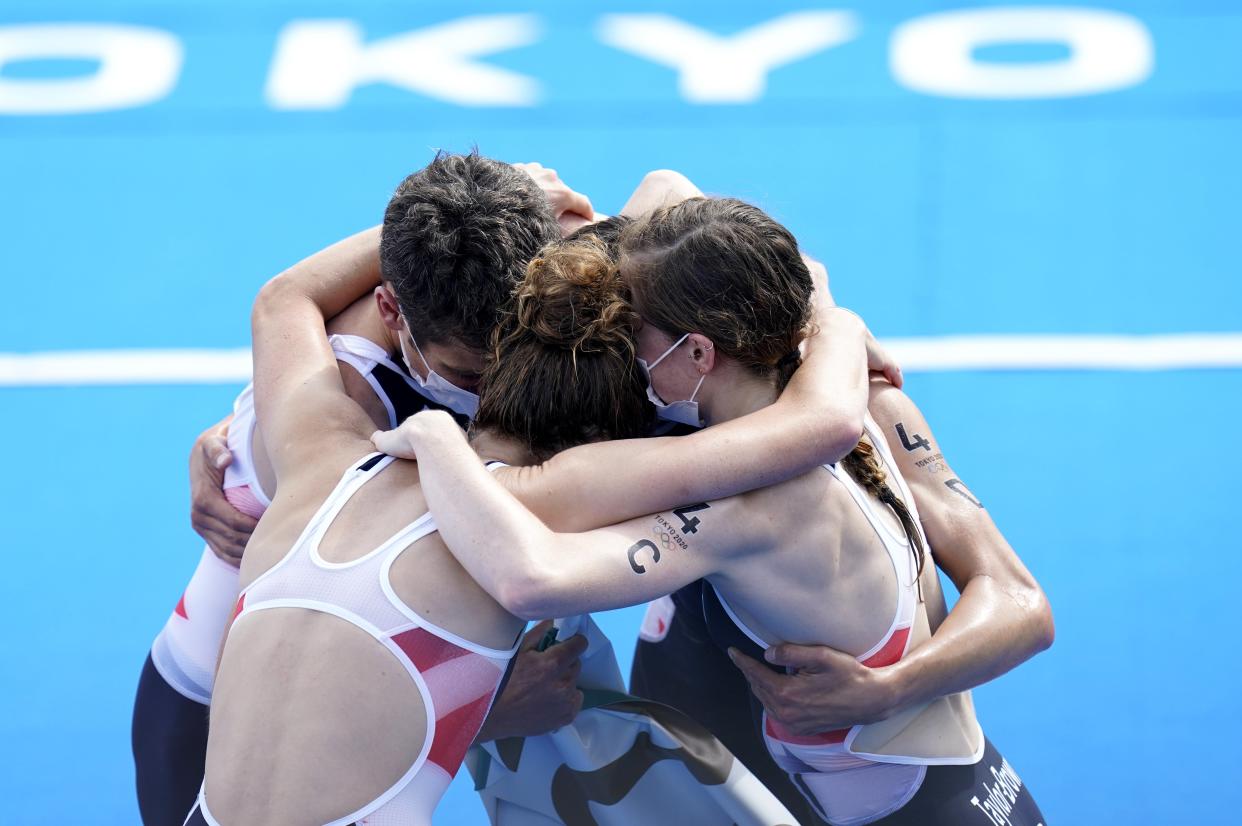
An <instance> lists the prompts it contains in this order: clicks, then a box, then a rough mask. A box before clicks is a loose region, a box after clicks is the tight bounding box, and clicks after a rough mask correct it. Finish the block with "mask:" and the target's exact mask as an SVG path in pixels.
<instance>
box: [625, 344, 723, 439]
mask: <svg viewBox="0 0 1242 826" xmlns="http://www.w3.org/2000/svg"><path fill="white" fill-rule="evenodd" d="M688 338H690V334H689V333H686V334H685V335H684V336H682V337H681V338H679V339H677V341H675V342H673V346H672V347H670V348H668V349H667V350H665V351H664V353H663V355H661V356H660V357H659V358H658V359H656V360H655V361H653V362H651V364H650V365H648V364H647V362H645V361H643V360H642V359H638V366H639V367H641V368H642V369H643V372H644V373H645V374H646V375H647V398H648V399H649V400H650V401H651V403H652V404H653V405H655V409H656V416H657V417H658V418H661V419H663V420H664V421H666V422H677V423H678V424H684V425H689V426H690V427H702V426H703V420H702V419H701V418H699V403H698V402H696V401H695V400H694V397H695V396H697V395H698V394H699V388H700V387H702V386H703V380H704V379H706V378H707V374H706V373H704V374H703V375H701V376H699V383H698V384H696V385H695V386H694V392H693V393H691V394H690V398H688V399H685V400H683V401H679V402H665V401H664V400H663V399H661V398H660V397H659V396H658V395H656V391H655V388H654V387H652V386H651V371H652V370H654V369H655V368H656V365H658V364H659V363H660V362H662V361H664V359H666V358H668V354H669V353H671V352H673V351H674V350H676V349H677V348H678V347H680V346H681V343H682V342H683V341H685V340H686V339H688Z"/></svg>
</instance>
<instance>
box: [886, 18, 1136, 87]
mask: <svg viewBox="0 0 1242 826" xmlns="http://www.w3.org/2000/svg"><path fill="white" fill-rule="evenodd" d="M1029 42H1056V43H1063V44H1065V45H1066V46H1068V47H1069V49H1070V56H1069V58H1068V59H1066V60H1060V61H1055V62H1039V63H1025V64H1023V63H1014V64H1005V63H985V62H980V61H976V60H975V59H974V57H973V55H972V51H973V50H974V49H977V48H979V47H980V46H990V45H995V44H1004V43H1029ZM1153 51H1154V49H1153V47H1152V41H1151V35H1150V34H1149V33H1148V31H1147V28H1146V27H1145V26H1144V25H1143V24H1142V23H1141V22H1139V21H1138V20H1136V19H1134V18H1133V17H1131V16H1129V15H1126V14H1121V13H1120V12H1114V11H1099V10H1096V9H1081V8H1066V7H1061V8H1057V7H1021V8H992V9H970V10H965V11H950V12H943V13H939V14H929V15H925V16H923V17H919V18H916V19H914V20H911V21H909V22H907V23H903V24H902V25H901V26H898V27H897V29H896V31H894V32H893V37H892V41H891V42H890V46H889V66H890V68H891V70H892V72H893V76H894V77H895V78H896V79H897V81H898V82H899V83H901V84H902V85H904V86H906V87H907V88H909V89H913V90H914V91H917V92H923V93H926V94H930V95H942V96H945V97H957V98H999V99H1004V98H1056V97H1072V96H1076V95H1091V94H1098V93H1100V92H1112V91H1116V90H1118V89H1124V88H1125V87H1127V86H1134V85H1136V84H1139V83H1142V82H1143V81H1144V80H1146V79H1147V77H1148V76H1149V75H1150V74H1151V70H1152V65H1153V62H1154V58H1153Z"/></svg>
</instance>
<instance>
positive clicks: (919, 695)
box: [872, 386, 1055, 705]
mask: <svg viewBox="0 0 1242 826" xmlns="http://www.w3.org/2000/svg"><path fill="white" fill-rule="evenodd" d="M872 412H873V415H874V417H875V419H876V422H877V423H878V424H879V425H880V427H881V428H883V430H884V435H885V437H886V438H887V439H888V441H889V444H890V445H891V446H892V450H893V455H894V456H895V457H896V459H897V463H898V466H899V467H900V469H901V472H902V475H903V476H904V477H905V479H906V482H907V483H908V484H909V485H910V488H911V491H912V492H913V494H914V499H915V502H916V504H917V505H918V508H919V516H920V517H921V519H922V522H923V528H924V530H925V531H926V533H927V540H928V542H929V543H930V544H931V548H932V553H933V555H934V557H935V560H936V564H937V565H939V566H940V567H941V568H943V569H944V571H945V573H947V574H948V575H949V578H950V579H952V580H953V583H954V584H955V585H956V586H957V588H958V590H959V591H960V592H961V596H960V597H959V599H958V601H957V604H955V605H954V606H953V610H952V611H950V612H949V615H948V616H947V617H946V618H945V619H944V622H943V623H941V625H940V627H939V628H937V629H936V632H935V634H934V635H933V636H932V638H931V640H929V641H928V642H926V643H924V644H923V645H921V646H919V647H918V648H917V649H915V650H914V651H913V652H911V653H910V654H909V655H908V656H906V657H905V658H904V659H902V660H901V662H899V663H897V664H896V665H893V666H890V669H891V671H892V674H891V675H890V676H891V678H892V679H893V680H894V681H895V683H896V684H897V686H898V696H897V700H898V704H899V705H909V704H911V703H916V702H921V701H924V700H929V699H932V698H934V697H939V696H941V695H944V694H951V693H953V692H956V691H963V690H966V689H968V688H973V687H974V686H977V685H980V684H981V683H985V682H987V681H988V680H991V679H994V678H996V677H999V676H1000V675H1001V674H1004V673H1005V672H1006V671H1009V670H1010V669H1011V668H1014V667H1015V666H1017V665H1019V664H1021V663H1023V662H1025V661H1026V660H1028V659H1030V658H1031V657H1033V656H1034V655H1035V654H1038V653H1039V652H1040V651H1043V650H1044V649H1046V648H1047V647H1048V646H1050V645H1052V640H1053V636H1054V633H1055V632H1054V628H1053V621H1052V609H1051V607H1050V606H1049V605H1048V599H1047V597H1046V596H1045V595H1044V592H1043V590H1042V589H1041V588H1040V587H1039V583H1038V582H1036V581H1035V578H1034V577H1033V576H1031V572H1030V571H1028V570H1027V569H1026V566H1025V565H1023V564H1022V560H1021V559H1019V558H1018V555H1017V554H1016V553H1014V550H1013V548H1011V547H1010V546H1009V543H1008V542H1007V541H1006V540H1005V537H1004V536H1003V535H1002V534H1001V532H1000V530H999V529H998V528H997V527H996V524H995V523H994V522H993V521H992V517H991V516H989V515H988V512H987V511H986V510H985V509H984V507H983V505H982V503H980V502H979V500H978V499H976V498H975V496H974V495H973V494H972V493H971V492H970V490H969V489H968V488H967V487H966V485H965V484H964V483H963V482H962V481H961V479H960V478H959V477H958V476H957V474H955V473H954V472H953V470H952V468H950V467H949V464H948V460H947V459H945V458H944V454H943V452H942V450H941V448H940V445H939V443H938V442H937V441H936V438H935V436H934V435H933V434H932V432H931V427H930V426H929V425H928V424H927V420H926V419H925V418H923V414H922V413H921V412H919V409H918V408H917V407H916V406H915V404H914V402H913V401H911V400H910V397H909V396H907V395H906V394H905V393H903V392H901V391H900V390H897V389H896V388H893V387H887V386H885V387H879V388H877V392H876V393H874V394H873V402H872ZM898 428H900V430H898ZM902 433H904V434H905V436H906V438H904V439H903V438H902ZM923 442H926V444H923Z"/></svg>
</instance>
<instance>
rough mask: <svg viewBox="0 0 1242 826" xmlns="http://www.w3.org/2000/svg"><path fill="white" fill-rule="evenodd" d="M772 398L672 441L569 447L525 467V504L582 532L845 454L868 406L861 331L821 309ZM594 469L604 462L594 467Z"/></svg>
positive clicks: (843, 314)
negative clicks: (791, 371) (792, 369)
mask: <svg viewBox="0 0 1242 826" xmlns="http://www.w3.org/2000/svg"><path fill="white" fill-rule="evenodd" d="M819 325H820V332H819V334H818V335H817V336H814V337H812V341H810V342H809V343H808V345H807V354H806V360H805V362H804V363H803V365H802V367H800V368H799V369H798V371H797V373H796V374H795V375H794V378H793V380H791V381H790V383H789V385H788V386H787V387H786V388H785V391H784V392H783V393H782V394H781V396H780V398H779V399H778V400H777V401H776V403H774V404H772V405H769V406H767V407H765V408H763V409H761V410H759V411H757V412H755V413H752V414H750V415H748V416H744V417H741V418H738V419H734V420H731V421H728V422H725V423H723V424H719V425H714V426H712V427H709V428H706V429H704V430H701V431H698V432H696V433H693V434H690V435H688V436H682V437H678V438H658V439H630V440H625V441H616V442H601V443H596V444H589V445H582V446H580V447H575V448H571V449H570V450H566V451H564V452H562V453H559V454H557V455H556V456H554V457H552V459H550V460H549V461H547V462H545V463H544V464H543V465H541V466H539V467H534V468H524V469H523V470H522V471H521V473H520V476H519V478H520V482H521V485H522V491H523V501H525V502H526V503H527V504H528V505H529V506H530V508H531V510H533V511H534V512H535V513H536V514H537V515H538V516H539V517H540V518H541V519H544V520H547V522H548V524H549V525H552V526H553V527H555V528H556V529H557V530H566V531H568V530H586V529H589V528H594V527H598V526H600V525H609V524H614V523H617V522H622V521H625V520H626V519H631V518H634V517H636V516H641V515H644V514H649V513H657V512H659V511H663V510H668V509H669V508H675V507H678V506H681V505H688V504H693V503H696V502H705V501H708V500H712V499H724V498H727V497H729V496H733V495H736V494H739V493H744V492H746V491H748V490H754V489H756V488H761V487H767V486H768V485H772V484H776V483H777V482H783V481H785V480H787V479H791V478H793V477H794V476H798V475H799V474H802V473H805V472H807V471H808V470H810V469H812V468H814V467H816V466H817V465H822V464H825V463H828V462H835V461H837V460H838V459H840V458H841V457H842V456H844V455H846V454H847V453H849V452H850V451H851V450H852V449H853V448H854V445H856V444H857V443H858V439H859V437H860V435H861V434H862V421H863V414H864V412H865V410H866V405H867V356H866V337H867V330H866V327H865V326H864V325H863V323H862V321H861V320H859V318H858V317H857V316H855V315H854V314H853V313H850V312H847V311H841V310H834V309H827V310H825V311H824V312H823V313H821V318H820V321H819ZM600 468H608V472H607V473H601V472H600Z"/></svg>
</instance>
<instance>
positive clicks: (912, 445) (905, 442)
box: [897, 422, 931, 452]
mask: <svg viewBox="0 0 1242 826" xmlns="http://www.w3.org/2000/svg"><path fill="white" fill-rule="evenodd" d="M897 435H898V436H900V437H901V446H902V447H904V448H905V449H906V451H907V452H914V451H916V450H918V449H919V448H920V447H921V448H923V449H924V450H931V442H929V441H927V440H926V439H924V438H923V437H922V436H920V435H919V434H917V433H915V434H914V441H910V437H909V436H907V435H906V426H905V425H904V424H903V423H901V422H897Z"/></svg>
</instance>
